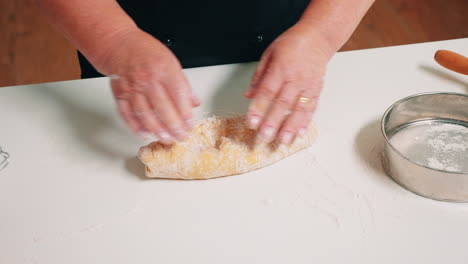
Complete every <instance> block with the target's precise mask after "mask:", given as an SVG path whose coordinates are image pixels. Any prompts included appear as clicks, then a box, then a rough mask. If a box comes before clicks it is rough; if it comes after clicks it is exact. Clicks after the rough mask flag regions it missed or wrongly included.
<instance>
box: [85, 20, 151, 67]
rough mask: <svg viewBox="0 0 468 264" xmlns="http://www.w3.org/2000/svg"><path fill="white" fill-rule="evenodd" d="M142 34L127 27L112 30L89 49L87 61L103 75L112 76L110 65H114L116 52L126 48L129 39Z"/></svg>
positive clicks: (137, 29)
mask: <svg viewBox="0 0 468 264" xmlns="http://www.w3.org/2000/svg"><path fill="white" fill-rule="evenodd" d="M141 33H143V32H142V31H141V30H140V29H139V28H138V27H133V26H128V27H121V28H118V29H114V30H111V31H109V32H108V33H106V34H105V35H103V36H102V37H101V38H99V41H98V42H97V44H96V46H95V47H93V48H92V49H90V51H89V52H88V54H86V53H84V55H85V56H87V58H88V60H89V61H90V62H91V63H92V64H93V66H94V67H95V68H96V70H98V71H99V72H100V73H102V74H104V75H110V74H114V73H113V72H112V69H111V68H112V67H110V66H111V65H113V64H115V62H114V61H113V60H114V59H115V57H116V56H115V54H116V52H117V54H118V53H119V52H118V50H119V49H120V48H122V47H125V46H126V42H128V41H129V40H130V39H131V38H134V37H135V36H137V35H139V34H141Z"/></svg>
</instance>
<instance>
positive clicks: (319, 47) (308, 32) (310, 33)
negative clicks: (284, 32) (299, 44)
mask: <svg viewBox="0 0 468 264" xmlns="http://www.w3.org/2000/svg"><path fill="white" fill-rule="evenodd" d="M290 30H292V31H295V32H297V33H298V34H299V35H300V36H302V37H303V38H305V39H306V40H307V43H308V45H309V46H310V47H311V48H314V49H315V50H316V52H318V53H320V54H321V55H322V56H323V58H324V59H326V61H329V60H330V59H331V58H332V57H333V55H335V53H336V52H337V51H338V49H339V48H337V47H336V44H335V42H334V41H332V40H331V39H329V38H327V36H326V34H325V33H324V32H322V31H321V30H319V29H318V28H317V27H316V26H314V24H313V23H310V22H309V21H304V20H303V19H301V20H300V21H299V22H298V23H296V25H294V26H293V27H292V28H291V29H290Z"/></svg>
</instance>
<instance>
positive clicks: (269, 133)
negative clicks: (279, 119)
mask: <svg viewBox="0 0 468 264" xmlns="http://www.w3.org/2000/svg"><path fill="white" fill-rule="evenodd" d="M274 133H275V129H274V128H272V127H269V126H267V127H265V128H263V129H262V131H261V132H260V137H261V138H262V139H263V140H265V141H267V142H270V141H271V140H272V139H273V134H274Z"/></svg>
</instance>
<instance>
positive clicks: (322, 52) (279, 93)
mask: <svg viewBox="0 0 468 264" xmlns="http://www.w3.org/2000/svg"><path fill="white" fill-rule="evenodd" d="M333 53H334V52H332V51H331V49H330V48H329V47H328V45H327V44H326V41H325V40H322V37H321V36H320V35H319V34H316V33H313V32H311V31H310V29H306V28H305V27H304V26H302V25H300V24H297V25H295V26H293V27H292V28H290V29H289V30H287V31H286V32H284V33H283V34H282V35H280V36H279V37H278V38H277V39H276V40H275V41H273V42H272V43H271V45H270V46H269V47H268V48H267V49H266V50H265V52H264V54H263V55H262V58H261V60H260V63H259V65H258V67H257V71H256V72H255V74H254V77H253V80H252V83H251V86H250V87H249V88H248V89H247V90H246V92H245V93H244V96H246V97H247V98H251V99H253V100H252V102H251V104H250V107H249V110H248V113H247V123H248V124H247V125H248V126H249V127H250V128H251V129H258V131H259V134H258V135H259V137H260V138H261V139H263V140H264V141H267V142H272V141H273V140H275V139H277V140H278V141H279V142H280V143H284V144H288V143H290V142H291V141H292V140H293V139H294V138H295V137H296V136H297V135H299V136H301V135H303V134H304V133H305V132H306V129H307V128H308V126H309V123H310V121H311V119H312V113H313V112H314V110H315V108H316V106H317V101H318V98H319V96H320V91H321V89H322V85H323V78H324V75H325V70H326V66H327V63H328V61H329V60H330V58H331V56H332V55H333Z"/></svg>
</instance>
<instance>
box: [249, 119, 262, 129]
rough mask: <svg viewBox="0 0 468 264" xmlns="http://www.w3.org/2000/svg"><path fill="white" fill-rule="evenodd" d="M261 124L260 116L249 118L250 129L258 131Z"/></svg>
mask: <svg viewBox="0 0 468 264" xmlns="http://www.w3.org/2000/svg"><path fill="white" fill-rule="evenodd" d="M259 123H260V118H259V117H258V116H251V117H249V124H248V125H249V128H250V129H257V128H258V124H259Z"/></svg>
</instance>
